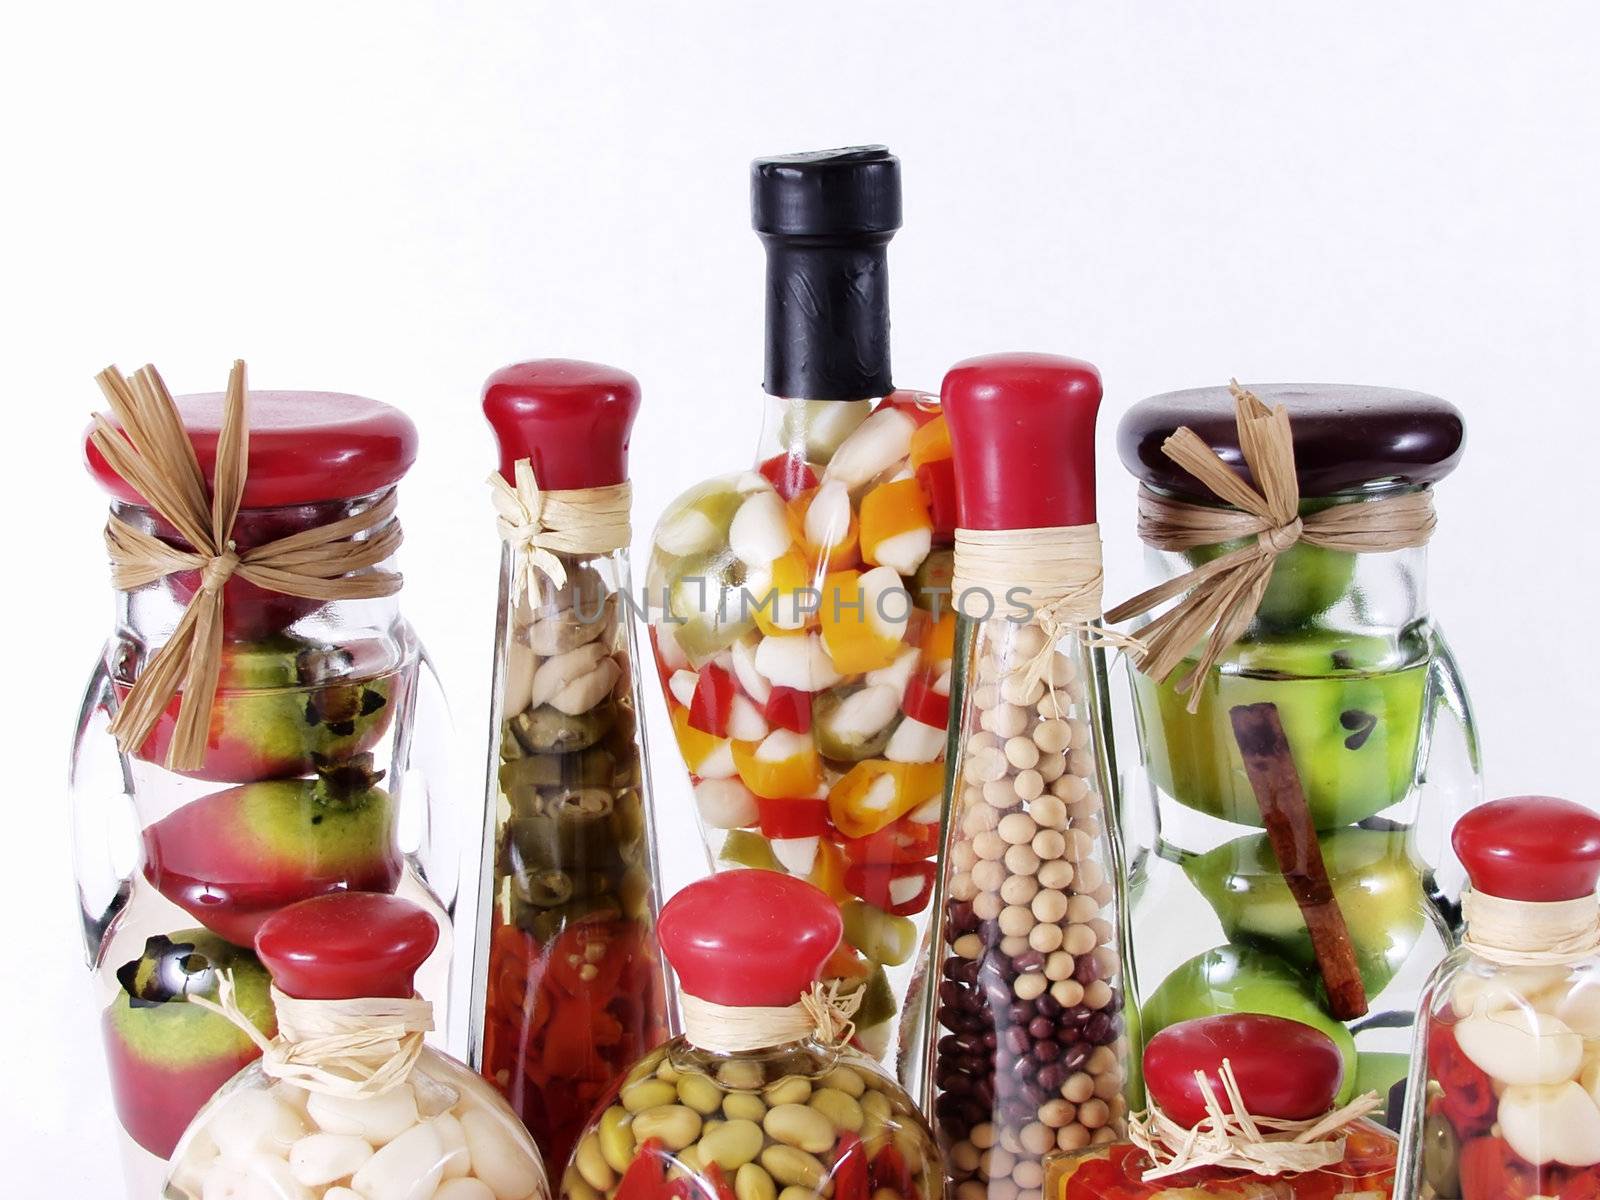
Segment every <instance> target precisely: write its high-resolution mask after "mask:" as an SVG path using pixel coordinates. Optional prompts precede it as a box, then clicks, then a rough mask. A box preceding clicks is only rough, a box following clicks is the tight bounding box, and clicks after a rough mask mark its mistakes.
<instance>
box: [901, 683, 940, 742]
mask: <svg viewBox="0 0 1600 1200" xmlns="http://www.w3.org/2000/svg"><path fill="white" fill-rule="evenodd" d="M934 683H935V676H934V673H933V672H932V671H928V670H921V671H918V672H917V673H916V674H914V675H912V676H911V678H910V680H908V681H907V683H906V692H905V695H904V696H902V697H901V699H900V709H901V711H902V712H904V713H905V714H906V716H908V717H910V718H911V719H912V720H913V721H921V722H922V723H923V724H924V725H932V726H933V727H934V728H935V729H943V728H944V727H945V725H946V723H948V722H949V720H950V697H949V696H946V695H944V694H942V693H940V692H936V691H934V690H933V685H934Z"/></svg>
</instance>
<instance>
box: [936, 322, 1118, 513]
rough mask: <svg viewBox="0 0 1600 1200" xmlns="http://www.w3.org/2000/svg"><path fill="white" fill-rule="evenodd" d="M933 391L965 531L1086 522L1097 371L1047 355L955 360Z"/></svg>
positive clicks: (1097, 398) (1090, 501)
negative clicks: (945, 429)
mask: <svg viewBox="0 0 1600 1200" xmlns="http://www.w3.org/2000/svg"><path fill="white" fill-rule="evenodd" d="M940 398H941V401H942V404H943V407H944V413H945V419H946V420H947V421H949V423H950V442H951V446H952V448H953V450H954V454H955V469H956V503H957V507H958V509H959V512H960V520H961V524H962V525H963V526H964V527H966V528H967V529H1051V528H1055V527H1057V526H1069V525H1091V524H1093V523H1094V520H1095V505H1094V422H1095V414H1096V413H1097V412H1098V411H1099V409H1100V372H1099V371H1097V370H1095V368H1094V367H1093V366H1091V365H1090V364H1088V363H1086V362H1079V361H1078V360H1077V359H1075V358H1060V357H1058V356H1056V355H1053V354H991V355H988V356H986V357H983V358H969V359H967V360H966V361H965V362H962V363H957V364H956V365H955V366H954V367H952V368H951V369H950V372H949V374H947V375H946V376H945V377H944V387H943V388H942V389H941V392H940Z"/></svg>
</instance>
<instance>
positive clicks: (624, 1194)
mask: <svg viewBox="0 0 1600 1200" xmlns="http://www.w3.org/2000/svg"><path fill="white" fill-rule="evenodd" d="M666 1178H667V1153H666V1143H665V1142H663V1141H662V1140H661V1139H660V1138H646V1139H645V1140H644V1141H643V1142H641V1143H640V1145H639V1149H638V1152H637V1153H636V1154H635V1156H634V1159H633V1161H632V1162H631V1163H629V1164H628V1169H627V1170H626V1171H624V1172H623V1173H622V1182H621V1183H619V1184H617V1194H616V1195H615V1196H613V1197H612V1200H663V1197H665V1196H666V1195H667V1194H668V1193H667V1189H666V1186H665V1185H666Z"/></svg>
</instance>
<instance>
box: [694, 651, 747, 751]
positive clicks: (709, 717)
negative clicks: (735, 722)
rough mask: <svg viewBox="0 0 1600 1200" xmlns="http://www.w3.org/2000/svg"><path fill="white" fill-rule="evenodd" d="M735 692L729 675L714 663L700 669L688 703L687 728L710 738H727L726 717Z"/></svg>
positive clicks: (737, 688) (729, 713)
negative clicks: (697, 680)
mask: <svg viewBox="0 0 1600 1200" xmlns="http://www.w3.org/2000/svg"><path fill="white" fill-rule="evenodd" d="M738 690H739V685H738V684H737V683H735V682H734V679H733V672H731V671H728V670H725V669H724V668H722V667H719V666H717V664H716V663H707V664H706V665H705V666H703V667H701V668H700V680H699V682H698V683H696V684H695V688H694V698H693V699H692V700H690V701H689V727H690V728H691V729H698V730H699V731H700V732H701V733H709V734H711V735H713V736H714V737H727V736H728V718H729V716H730V715H732V713H733V697H734V695H735V694H736V693H737V692H738Z"/></svg>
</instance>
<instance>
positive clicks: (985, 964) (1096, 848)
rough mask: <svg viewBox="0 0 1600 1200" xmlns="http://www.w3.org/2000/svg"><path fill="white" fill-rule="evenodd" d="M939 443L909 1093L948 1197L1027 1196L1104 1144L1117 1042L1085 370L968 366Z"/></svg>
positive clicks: (1118, 969)
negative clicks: (936, 712)
mask: <svg viewBox="0 0 1600 1200" xmlns="http://www.w3.org/2000/svg"><path fill="white" fill-rule="evenodd" d="M941 399H942V403H943V407H944V412H945V416H946V418H947V419H948V421H949V422H950V427H951V432H952V435H953V438H952V440H953V444H954V447H955V466H956V484H957V497H958V511H959V514H960V520H961V527H960V528H959V529H958V530H957V532H956V549H955V589H956V595H955V604H956V607H957V611H958V612H959V614H960V625H959V634H958V638H957V645H958V653H957V656H956V669H955V684H954V687H953V689H952V691H951V696H952V699H953V710H952V711H953V715H954V717H955V722H954V725H955V729H956V733H955V736H954V738H953V742H952V744H953V745H954V746H955V748H956V749H955V754H956V757H955V759H954V762H953V764H952V770H951V773H950V780H949V789H950V791H949V796H950V800H949V822H948V843H947V847H946V852H945V859H944V861H945V875H944V880H943V885H942V887H941V889H940V905H939V908H938V919H937V922H936V928H935V930H934V936H933V937H932V938H931V942H932V946H931V951H930V952H931V954H932V960H931V962H930V970H931V971H933V972H936V974H937V978H938V979H939V984H938V987H937V990H936V991H933V992H931V993H930V1003H929V1008H930V1012H931V1020H930V1021H929V1023H928V1032H927V1035H926V1040H927V1042H929V1043H930V1044H929V1045H928V1047H927V1052H926V1055H927V1057H926V1066H925V1070H926V1071H927V1079H926V1081H925V1087H926V1088H927V1090H928V1095H929V1096H930V1098H931V1102H932V1103H931V1111H932V1113H933V1115H934V1128H935V1130H936V1132H937V1133H938V1135H939V1139H940V1145H941V1146H942V1147H943V1149H944V1152H945V1155H946V1159H947V1162H948V1166H949V1170H950V1173H951V1179H952V1181H953V1182H954V1184H955V1194H956V1196H957V1197H958V1198H959V1200H984V1198H985V1197H991V1198H994V1197H998V1198H1000V1200H1037V1197H1038V1196H1039V1195H1040V1189H1041V1186H1042V1184H1043V1179H1044V1161H1045V1157H1046V1155H1047V1154H1049V1153H1051V1152H1054V1151H1056V1150H1077V1149H1081V1148H1083V1147H1084V1146H1088V1145H1091V1144H1100V1143H1103V1142H1107V1141H1111V1140H1114V1139H1115V1138H1117V1137H1119V1136H1120V1135H1121V1133H1122V1130H1123V1127H1124V1125H1123V1123H1124V1118H1125V1117H1126V1114H1127V1098H1126V1096H1125V1094H1124V1093H1125V1091H1126V1089H1127V1088H1128V1086H1129V1074H1130V1072H1129V1058H1130V1045H1129V1043H1130V1031H1129V1028H1128V1019H1129V1016H1130V1015H1131V1009H1130V1008H1129V1006H1128V1003H1127V1001H1128V993H1127V981H1126V977H1125V973H1124V970H1123V962H1122V946H1123V944H1124V940H1123V929H1122V920H1123V913H1122V906H1121V903H1120V885H1121V879H1122V867H1121V852H1120V848H1119V846H1118V843H1117V826H1116V821H1115V820H1114V819H1113V815H1112V814H1113V813H1114V811H1115V809H1114V805H1108V803H1107V797H1109V796H1112V795H1113V792H1112V787H1113V783H1114V771H1113V767H1112V763H1111V761H1110V759H1109V757H1108V754H1107V746H1108V742H1107V729H1106V712H1107V707H1106V701H1105V696H1106V692H1105V668H1104V662H1103V656H1102V654H1101V653H1100V651H1098V650H1096V649H1093V648H1091V647H1092V637H1091V630H1092V626H1093V623H1095V622H1097V621H1098V620H1099V616H1100V579H1101V572H1100V540H1099V533H1098V529H1097V527H1096V525H1095V500H1094V427H1095V415H1096V412H1097V410H1098V408H1099V404H1100V377H1099V375H1098V374H1097V373H1096V372H1095V369H1094V368H1093V367H1091V366H1089V365H1088V364H1087V363H1081V362H1077V361H1075V360H1072V359H1066V358H1056V357H1053V356H1049V355H1040V354H1008V355H995V356H992V357H989V358H979V359H972V360H970V361H968V362H965V363H962V364H960V365H959V366H957V367H956V368H954V369H953V370H952V371H951V372H950V373H949V374H948V375H947V376H946V377H945V382H944V388H943V391H942V394H941Z"/></svg>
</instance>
